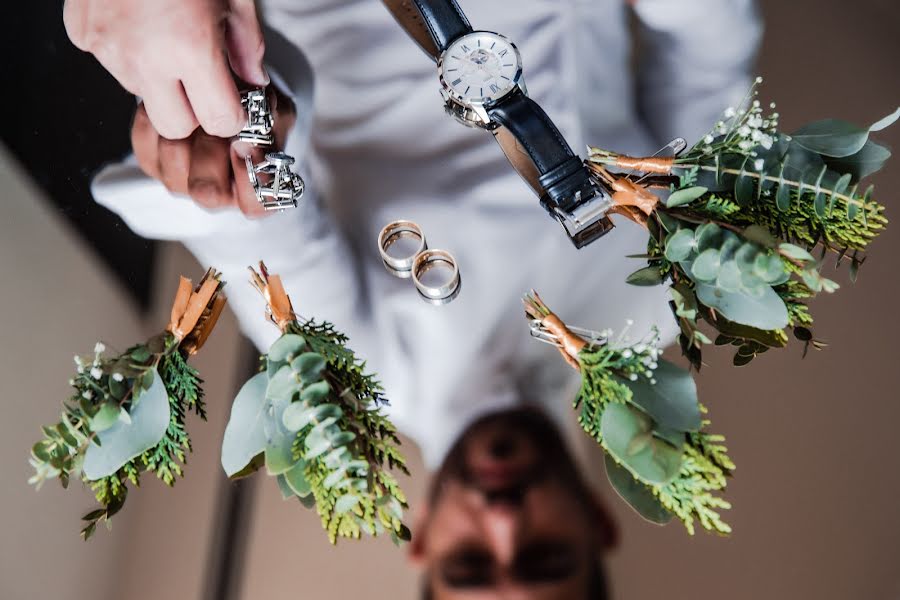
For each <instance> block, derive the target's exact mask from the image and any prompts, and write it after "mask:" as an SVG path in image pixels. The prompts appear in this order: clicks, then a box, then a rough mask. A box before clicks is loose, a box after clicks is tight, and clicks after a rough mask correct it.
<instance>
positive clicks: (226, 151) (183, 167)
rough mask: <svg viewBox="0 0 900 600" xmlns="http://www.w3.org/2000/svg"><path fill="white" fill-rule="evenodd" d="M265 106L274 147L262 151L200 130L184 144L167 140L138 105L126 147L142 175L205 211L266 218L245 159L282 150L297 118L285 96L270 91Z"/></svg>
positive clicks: (260, 159) (261, 156) (183, 140)
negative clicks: (238, 211) (225, 210)
mask: <svg viewBox="0 0 900 600" xmlns="http://www.w3.org/2000/svg"><path fill="white" fill-rule="evenodd" d="M268 100H269V107H270V108H271V110H272V112H273V115H274V117H275V128H274V131H273V133H274V134H275V144H274V146H271V147H261V148H260V147H255V146H251V145H249V144H246V143H244V142H232V141H231V140H229V139H224V138H221V137H215V136H211V135H209V134H207V133H206V132H204V131H203V130H202V129H198V130H196V131H194V133H193V134H191V136H190V137H188V138H186V139H181V140H170V139H166V138H165V137H163V136H161V135H160V134H159V132H158V131H157V129H156V128H155V127H154V126H153V123H152V122H151V120H150V117H149V116H148V113H147V110H146V109H145V108H144V105H143V104H140V105H138V108H137V111H136V112H135V114H134V123H133V124H132V126H131V145H132V148H133V149H134V154H135V157H136V158H137V161H138V164H139V165H140V167H141V170H142V171H144V173H146V174H147V175H149V176H150V177H153V178H154V179H158V180H159V181H161V182H162V183H163V184H165V186H166V188H167V189H168V190H169V191H170V192H172V193H175V194H184V195H187V196H190V197H191V198H192V199H193V200H194V201H195V202H196V203H197V204H199V205H201V206H203V207H205V208H211V209H215V208H225V207H228V206H237V207H238V208H240V209H241V211H242V212H243V213H244V214H245V215H247V216H261V215H263V214H265V212H266V211H265V210H264V209H263V208H262V206H261V205H260V204H259V201H258V200H257V199H256V193H255V192H254V191H253V187H252V186H251V185H250V180H249V179H248V177H247V168H246V165H245V162H244V157H245V156H250V159H251V161H253V163H254V164H256V163H258V162H260V161H262V160H263V158H264V156H265V154H266V152H272V151H274V149H275V148H283V147H284V142H285V139H286V137H287V133H288V132H289V131H290V129H291V127H293V125H294V121H295V120H296V117H297V115H296V112H295V108H294V104H293V102H291V101H290V99H289V98H287V97H286V96H283V95H281V94H278V93H275V92H272V91H270V92H269V93H268Z"/></svg>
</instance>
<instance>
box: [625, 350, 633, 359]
mask: <svg viewBox="0 0 900 600" xmlns="http://www.w3.org/2000/svg"><path fill="white" fill-rule="evenodd" d="M632 356H634V353H633V352H632V351H631V348H625V349H624V350H622V358H631V357H632Z"/></svg>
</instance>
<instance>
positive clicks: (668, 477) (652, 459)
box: [600, 403, 682, 485]
mask: <svg viewBox="0 0 900 600" xmlns="http://www.w3.org/2000/svg"><path fill="white" fill-rule="evenodd" d="M652 430H653V421H652V420H651V419H650V417H648V416H647V415H645V414H644V413H642V412H641V411H639V410H638V409H636V408H632V407H630V406H626V405H624V404H618V403H610V404H608V405H607V407H606V409H605V410H604V411H603V415H602V417H601V418H600V431H601V435H602V436H603V440H604V441H605V443H606V447H607V449H608V450H609V451H610V453H611V454H612V455H613V456H615V457H616V458H617V459H618V460H619V461H620V462H621V463H622V464H624V465H625V466H627V467H628V469H629V470H630V471H631V472H632V473H633V474H634V475H635V476H636V477H638V478H639V479H640V480H641V481H644V482H646V483H649V484H653V485H665V484H666V483H668V482H670V481H672V480H673V479H674V478H675V477H676V476H677V475H678V470H679V469H680V468H681V454H682V449H681V448H678V449H676V448H673V447H672V446H671V444H669V443H667V442H664V441H663V440H660V439H658V438H655V437H652V436H650V438H649V441H648V443H647V444H646V445H645V446H644V447H643V448H641V449H640V450H638V451H636V452H635V451H634V450H635V448H634V446H633V445H632V441H633V440H634V438H636V437H639V436H643V435H645V434H648V433H651V432H652ZM629 451H631V452H629Z"/></svg>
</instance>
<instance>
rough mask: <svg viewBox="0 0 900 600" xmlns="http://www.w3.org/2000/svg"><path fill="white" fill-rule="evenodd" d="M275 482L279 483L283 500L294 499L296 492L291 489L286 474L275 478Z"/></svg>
mask: <svg viewBox="0 0 900 600" xmlns="http://www.w3.org/2000/svg"><path fill="white" fill-rule="evenodd" d="M275 481H277V482H278V490H279V491H280V492H281V499H282V500H287V499H288V498H293V497H294V495H295V494H294V490H293V489H291V486H290V485H288V482H287V478H286V477H285V476H284V474H281V475H278V476H277V477H276V478H275Z"/></svg>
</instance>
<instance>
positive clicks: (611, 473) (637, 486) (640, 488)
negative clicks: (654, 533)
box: [603, 454, 674, 525]
mask: <svg viewBox="0 0 900 600" xmlns="http://www.w3.org/2000/svg"><path fill="white" fill-rule="evenodd" d="M603 458H604V462H605V463H606V476H607V478H608V479H609V482H610V483H611V484H612V486H613V489H614V490H616V493H618V494H619V496H620V497H621V498H622V499H623V500H624V501H625V502H626V503H627V504H628V506H630V507H631V508H632V509H634V511H635V512H636V513H637V514H639V515H640V516H641V517H643V518H644V519H646V520H648V521H650V522H651V523H656V524H658V525H665V524H666V523H668V522H669V521H671V520H672V517H673V516H674V515H673V514H672V513H670V512H669V511H668V510H666V508H665V507H664V506H663V505H662V504H661V503H660V501H659V499H657V497H656V496H654V495H653V492H652V491H650V488H648V487H647V485H646V484H644V483H641V482H640V481H638V480H637V479H635V478H634V476H633V475H632V474H631V472H630V471H629V470H628V469H626V468H625V467H623V466H621V465H619V464H618V463H617V462H616V461H615V459H614V458H613V457H611V456H609V455H608V454H604V455H603Z"/></svg>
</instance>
